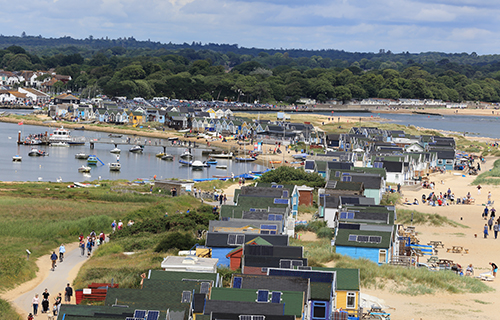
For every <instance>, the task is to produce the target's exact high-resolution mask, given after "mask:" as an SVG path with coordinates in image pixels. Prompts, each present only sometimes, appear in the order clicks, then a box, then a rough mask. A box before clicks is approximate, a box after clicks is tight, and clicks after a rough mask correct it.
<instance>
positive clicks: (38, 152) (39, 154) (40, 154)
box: [28, 148, 49, 157]
mask: <svg viewBox="0 0 500 320" xmlns="http://www.w3.org/2000/svg"><path fill="white" fill-rule="evenodd" d="M48 155H49V154H48V153H46V152H45V151H42V150H39V149H37V148H33V149H31V151H30V152H28V156H32V157H43V156H48Z"/></svg>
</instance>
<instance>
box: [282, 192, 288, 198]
mask: <svg viewBox="0 0 500 320" xmlns="http://www.w3.org/2000/svg"><path fill="white" fill-rule="evenodd" d="M283 198H288V190H283Z"/></svg>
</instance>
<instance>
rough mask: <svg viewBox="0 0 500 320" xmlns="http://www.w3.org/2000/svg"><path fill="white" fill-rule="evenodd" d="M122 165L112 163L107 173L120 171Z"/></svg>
mask: <svg viewBox="0 0 500 320" xmlns="http://www.w3.org/2000/svg"><path fill="white" fill-rule="evenodd" d="M121 168H122V165H121V164H120V163H119V162H113V163H110V164H109V171H120V169H121Z"/></svg>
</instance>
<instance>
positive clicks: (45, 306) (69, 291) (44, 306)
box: [28, 283, 73, 320]
mask: <svg viewBox="0 0 500 320" xmlns="http://www.w3.org/2000/svg"><path fill="white" fill-rule="evenodd" d="M42 297H43V298H42V301H40V297H39V295H38V293H37V294H35V296H34V297H33V299H32V301H31V306H32V307H33V313H30V314H29V315H28V320H33V317H34V316H36V315H38V309H39V307H40V306H41V310H40V312H41V313H47V314H48V313H50V309H49V307H50V299H49V297H50V293H49V290H48V289H47V288H45V290H44V292H42ZM72 297H73V288H71V286H70V285H69V283H68V284H67V285H66V288H65V289H64V301H65V302H66V303H71V298H72ZM61 303H62V295H61V293H59V294H58V295H57V296H56V297H55V298H54V302H53V304H52V314H53V315H54V316H57V314H58V313H59V309H60V308H61Z"/></svg>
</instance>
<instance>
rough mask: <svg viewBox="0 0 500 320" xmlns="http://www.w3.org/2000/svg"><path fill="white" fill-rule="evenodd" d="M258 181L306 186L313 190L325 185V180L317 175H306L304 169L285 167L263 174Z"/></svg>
mask: <svg viewBox="0 0 500 320" xmlns="http://www.w3.org/2000/svg"><path fill="white" fill-rule="evenodd" d="M259 181H260V182H267V183H271V182H276V183H279V184H295V185H306V186H309V187H314V188H319V187H323V186H324V185H325V179H324V178H323V177H322V176H321V175H320V174H318V173H307V172H305V171H304V169H295V168H292V167H285V166H283V167H279V168H277V169H274V170H271V171H268V172H266V173H264V174H263V175H262V176H261V177H260V179H259Z"/></svg>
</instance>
